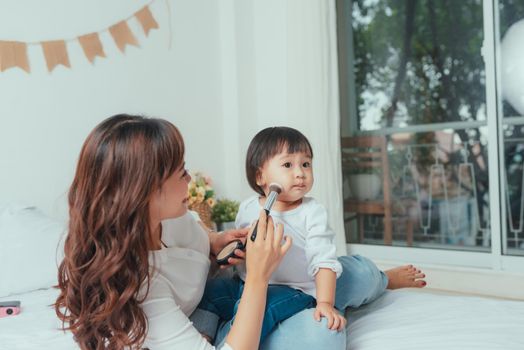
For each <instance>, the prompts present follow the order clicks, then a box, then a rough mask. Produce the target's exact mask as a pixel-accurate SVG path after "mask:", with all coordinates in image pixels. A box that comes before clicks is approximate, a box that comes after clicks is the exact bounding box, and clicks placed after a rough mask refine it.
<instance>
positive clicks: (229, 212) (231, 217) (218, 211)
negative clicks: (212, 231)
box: [211, 199, 240, 224]
mask: <svg viewBox="0 0 524 350" xmlns="http://www.w3.org/2000/svg"><path fill="white" fill-rule="evenodd" d="M239 205H240V203H238V202H237V201H232V200H229V199H219V200H218V201H217V202H216V204H215V206H214V207H213V209H212V210H211V219H213V221H214V222H216V223H217V224H218V223H223V222H231V221H235V218H236V216H237V212H238V207H239Z"/></svg>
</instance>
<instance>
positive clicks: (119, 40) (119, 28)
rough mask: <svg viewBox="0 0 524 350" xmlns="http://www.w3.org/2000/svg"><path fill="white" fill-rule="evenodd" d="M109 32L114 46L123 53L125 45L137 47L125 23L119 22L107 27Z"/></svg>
mask: <svg viewBox="0 0 524 350" xmlns="http://www.w3.org/2000/svg"><path fill="white" fill-rule="evenodd" d="M109 32H110V33H111V36H112V37H113V39H114V40H115V43H116V46H118V48H119V49H120V51H122V53H124V52H125V51H126V46H127V45H133V46H138V42H137V41H136V38H135V36H134V35H133V33H131V29H129V26H128V25H127V22H126V21H122V22H119V23H117V24H115V25H113V26H111V27H109Z"/></svg>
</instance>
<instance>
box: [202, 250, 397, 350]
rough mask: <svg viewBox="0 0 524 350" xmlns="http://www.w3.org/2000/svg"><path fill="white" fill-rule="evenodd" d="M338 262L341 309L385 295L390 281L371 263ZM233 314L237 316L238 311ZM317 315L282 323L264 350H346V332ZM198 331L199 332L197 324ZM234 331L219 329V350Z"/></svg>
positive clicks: (306, 313) (338, 304)
mask: <svg viewBox="0 0 524 350" xmlns="http://www.w3.org/2000/svg"><path fill="white" fill-rule="evenodd" d="M338 260H339V261H340V263H341V264H342V274H341V275H340V277H339V278H338V279H337V289H336V295H335V307H336V308H337V309H339V310H345V309H346V308H348V307H351V308H357V307H359V306H362V305H365V304H367V303H370V302H372V301H374V300H375V299H377V298H378V297H380V296H381V295H382V294H383V293H384V291H385V290H386V286H387V283H388V279H387V277H386V275H385V274H384V273H383V272H382V271H380V270H379V269H378V268H377V266H376V265H375V264H374V263H373V262H372V261H371V260H369V259H367V258H365V257H362V256H359V255H354V256H342V257H339V258H338ZM224 302H225V303H226V302H227V301H224ZM225 305H226V304H224V306H225ZM230 310H231V311H230V313H231V315H233V313H234V308H231V309H230ZM197 311H198V310H197ZM313 312H314V310H312V309H306V310H302V311H300V312H298V313H297V314H295V315H294V316H291V317H289V318H288V319H286V320H285V321H282V322H280V323H279V324H278V325H277V326H276V327H275V328H274V330H273V331H272V332H271V333H270V334H269V335H268V336H267V338H266V339H265V341H264V342H261V345H260V349H262V350H278V349H290V350H293V349H297V350H303V349H310V350H312V349H333V350H342V349H345V348H346V332H345V330H344V331H340V332H337V331H332V330H330V329H328V328H327V325H326V319H325V318H323V319H322V321H321V322H316V321H315V320H314V318H313ZM195 327H197V329H198V325H197V324H196V323H195ZM230 328H231V322H227V321H226V322H222V323H221V325H220V326H219V329H218V332H217V335H216V339H215V345H217V348H220V346H221V345H223V343H224V342H225V338H226V336H227V334H228V333H229V330H230Z"/></svg>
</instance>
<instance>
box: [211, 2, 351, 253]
mask: <svg viewBox="0 0 524 350" xmlns="http://www.w3.org/2000/svg"><path fill="white" fill-rule="evenodd" d="M221 4H222V13H221V28H222V33H221V38H222V45H223V50H222V57H221V58H222V61H221V65H222V82H223V83H222V86H223V88H224V91H223V110H222V112H223V117H224V126H225V127H224V133H223V138H224V149H231V151H229V152H228V157H227V161H226V166H225V169H224V171H225V174H224V175H223V177H224V178H225V179H226V181H228V185H227V186H226V187H227V192H228V193H230V194H232V195H236V196H237V197H238V198H245V197H246V196H247V195H249V194H251V193H252V192H251V191H250V190H249V189H248V187H247V182H246V181H245V179H241V178H240V177H242V178H243V177H244V176H243V174H244V168H243V165H244V157H245V152H246V150H247V145H248V144H249V141H250V140H251V138H252V137H253V136H254V135H255V134H256V133H257V132H258V131H260V130H261V129H262V128H265V127H268V126H290V127H294V128H296V129H298V130H300V131H301V132H302V133H304V134H305V135H306V136H307V137H308V139H309V140H310V142H311V144H312V147H313V152H314V161H313V164H314V165H313V166H314V174H315V184H314V186H313V190H312V192H311V196H313V197H315V198H316V199H317V200H318V201H320V202H321V203H323V204H324V205H325V206H326V208H327V210H328V212H329V219H330V224H331V226H332V227H333V229H334V230H335V232H336V234H337V240H336V243H337V252H338V254H339V255H343V254H346V240H345V234H344V224H343V216H342V176H341V166H340V126H339V120H340V116H339V100H338V70H337V45H336V43H337V40H336V13H335V2H334V0H308V1H303V0H287V1H281V0H265V1H261V0H245V1H241V2H234V3H233V2H231V0H227V1H225V2H221ZM232 47H234V49H235V50H236V52H234V53H232V52H231V48H232ZM232 89H233V90H236V92H235V93H233V94H232V93H231V91H232ZM235 143H236V145H237V148H234V149H233V147H235V146H234V144H235ZM239 174H242V175H239ZM239 184H240V186H239Z"/></svg>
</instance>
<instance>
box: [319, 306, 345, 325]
mask: <svg viewBox="0 0 524 350" xmlns="http://www.w3.org/2000/svg"><path fill="white" fill-rule="evenodd" d="M314 317H315V320H317V321H320V319H321V318H322V317H325V318H327V319H328V323H327V326H328V328H329V329H332V330H337V331H341V330H343V329H344V328H345V327H346V322H347V321H346V319H345V318H344V316H342V315H341V314H339V312H338V311H337V310H336V309H335V308H334V307H333V305H331V304H329V303H326V302H320V303H317V308H316V309H315V314H314Z"/></svg>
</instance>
